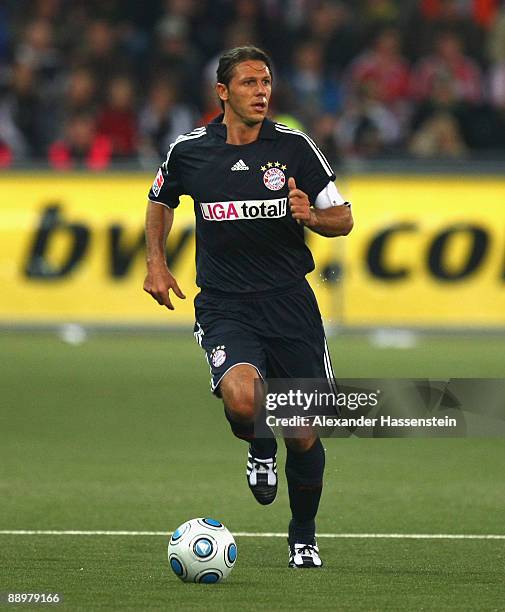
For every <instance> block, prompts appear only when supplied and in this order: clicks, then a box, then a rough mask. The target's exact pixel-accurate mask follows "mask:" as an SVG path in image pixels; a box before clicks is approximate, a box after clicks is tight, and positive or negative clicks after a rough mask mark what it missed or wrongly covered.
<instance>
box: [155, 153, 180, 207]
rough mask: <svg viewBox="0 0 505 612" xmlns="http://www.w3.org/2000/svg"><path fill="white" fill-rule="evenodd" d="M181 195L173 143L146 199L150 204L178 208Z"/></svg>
mask: <svg viewBox="0 0 505 612" xmlns="http://www.w3.org/2000/svg"><path fill="white" fill-rule="evenodd" d="M182 193H183V191H182V186H181V182H180V177H179V173H178V170H177V158H176V153H175V143H172V144H171V145H170V149H169V150H168V153H167V159H166V160H165V161H164V162H163V163H162V164H161V166H160V167H159V169H158V173H157V174H156V177H155V179H154V182H153V184H152V186H151V189H150V190H149V195H148V198H149V199H150V200H151V202H158V203H159V204H163V205H164V206H168V207H169V208H177V207H178V206H179V196H181V195H182Z"/></svg>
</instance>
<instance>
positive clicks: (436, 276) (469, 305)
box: [342, 176, 505, 327]
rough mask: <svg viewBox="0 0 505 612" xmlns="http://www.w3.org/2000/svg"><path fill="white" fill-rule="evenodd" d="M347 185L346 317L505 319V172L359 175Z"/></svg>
mask: <svg viewBox="0 0 505 612" xmlns="http://www.w3.org/2000/svg"><path fill="white" fill-rule="evenodd" d="M350 191H351V197H352V200H353V201H354V202H355V203H356V205H355V207H354V216H355V220H356V228H355V229H356V231H354V232H353V233H352V234H351V236H349V239H348V242H347V245H346V246H347V249H346V260H345V289H344V293H345V297H344V300H343V304H344V310H343V313H342V316H343V320H344V321H345V323H346V324H347V325H351V326H368V325H388V326H389V325H398V326H402V325H404V326H438V327H450V326H455V327H461V326H465V327H466V326H474V327H485V326H503V325H505V179H504V180H501V179H492V178H482V177H463V178H457V179H456V178H445V177H438V178H437V177H434V176H422V177H419V178H412V177H411V178H406V177H388V178H385V177H383V178H376V177H369V178H365V177H360V178H356V179H354V180H353V181H352V182H351V189H350Z"/></svg>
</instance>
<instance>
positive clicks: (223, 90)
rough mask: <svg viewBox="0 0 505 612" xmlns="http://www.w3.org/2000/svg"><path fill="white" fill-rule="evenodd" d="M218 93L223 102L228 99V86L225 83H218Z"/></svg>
mask: <svg viewBox="0 0 505 612" xmlns="http://www.w3.org/2000/svg"><path fill="white" fill-rule="evenodd" d="M216 93H217V95H218V96H219V99H220V100H222V101H223V102H225V101H226V100H228V87H227V86H226V85H225V84H224V83H216Z"/></svg>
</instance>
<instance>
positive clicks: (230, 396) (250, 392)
mask: <svg viewBox="0 0 505 612" xmlns="http://www.w3.org/2000/svg"><path fill="white" fill-rule="evenodd" d="M223 399H224V403H225V406H226V411H227V413H228V414H229V416H230V417H231V418H232V419H233V420H235V421H238V422H242V423H250V422H252V421H254V420H255V419H256V407H255V401H254V389H253V388H249V387H247V386H245V385H236V386H234V387H233V388H231V389H229V390H228V392H227V393H226V394H224V393H223Z"/></svg>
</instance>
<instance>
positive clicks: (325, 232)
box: [288, 177, 354, 238]
mask: <svg viewBox="0 0 505 612" xmlns="http://www.w3.org/2000/svg"><path fill="white" fill-rule="evenodd" d="M288 187H289V206H290V208H291V214H292V216H293V218H294V219H296V220H297V221H298V223H302V224H303V225H305V227H307V228H308V229H310V230H311V231H313V232H315V233H316V234H320V235H321V236H326V237H328V238H332V237H334V236H347V234H349V232H350V231H351V230H352V228H353V226H354V220H353V218H352V212H351V207H350V205H349V204H348V203H344V204H339V205H334V204H332V203H331V201H330V199H329V198H328V201H329V204H328V205H327V206H326V205H324V204H323V206H324V207H318V203H317V202H315V203H314V204H315V206H312V205H311V203H310V201H309V196H308V195H307V194H306V193H305V192H304V191H302V190H301V189H298V188H297V186H296V181H295V179H294V178H293V177H290V178H289V179H288ZM323 192H324V190H323ZM323 192H321V194H320V195H319V196H318V198H321V199H326V198H327V197H328V196H327V195H326V193H323Z"/></svg>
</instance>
